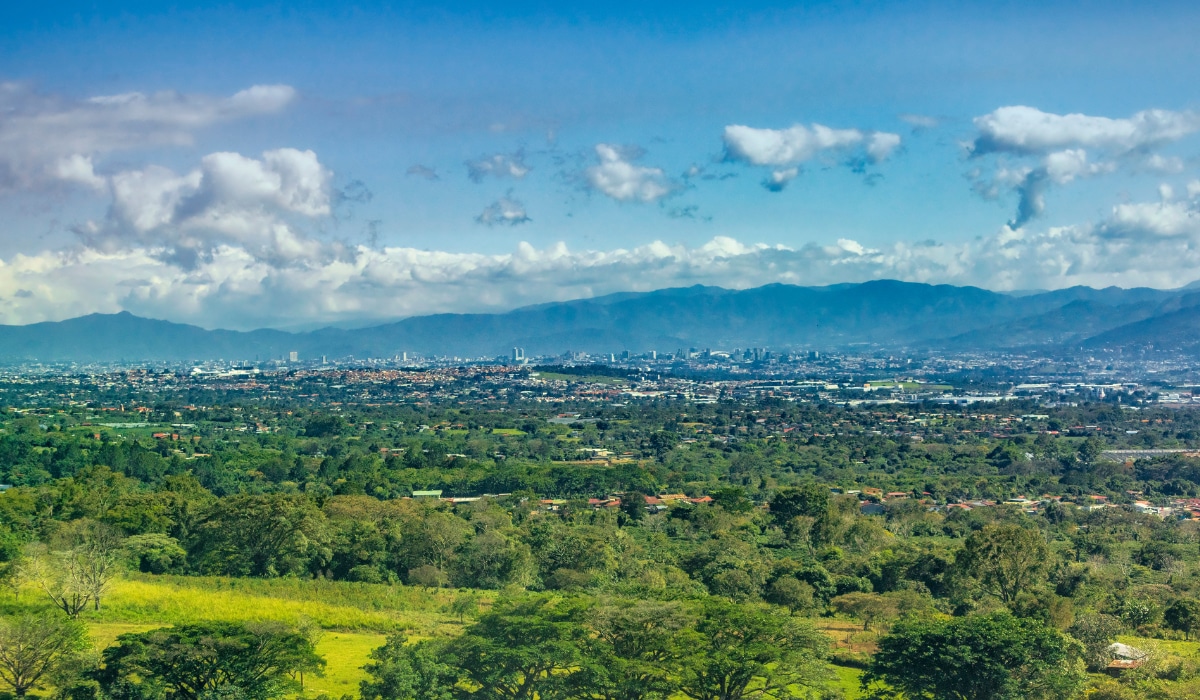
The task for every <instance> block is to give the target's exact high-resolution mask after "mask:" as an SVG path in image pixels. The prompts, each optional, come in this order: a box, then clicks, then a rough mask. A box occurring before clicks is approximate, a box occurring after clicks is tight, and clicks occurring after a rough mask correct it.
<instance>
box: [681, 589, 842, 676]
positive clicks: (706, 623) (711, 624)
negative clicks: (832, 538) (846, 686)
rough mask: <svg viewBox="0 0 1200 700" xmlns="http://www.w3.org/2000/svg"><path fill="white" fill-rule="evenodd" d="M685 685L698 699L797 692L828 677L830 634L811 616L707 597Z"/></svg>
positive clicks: (684, 664) (686, 662)
mask: <svg viewBox="0 0 1200 700" xmlns="http://www.w3.org/2000/svg"><path fill="white" fill-rule="evenodd" d="M699 615H700V620H699V622H698V623H697V624H696V627H695V630H696V633H697V634H696V636H695V639H694V643H692V644H691V645H690V646H691V649H690V653H689V654H688V655H687V656H686V657H685V658H683V659H682V660H681V662H680V665H679V680H680V691H681V692H682V693H683V694H684V695H686V696H688V697H689V698H693V700H743V699H750V698H793V697H803V695H801V693H807V691H808V690H810V689H812V688H815V687H819V686H820V685H821V684H822V683H823V682H824V681H825V680H826V679H827V677H828V675H827V668H826V666H825V663H824V661H823V659H824V657H825V654H826V651H827V645H828V640H827V639H826V638H825V637H824V636H823V635H822V634H821V633H819V632H817V631H816V630H815V629H814V628H813V627H812V625H811V624H810V623H809V622H808V621H807V620H802V619H800V618H796V617H792V616H790V615H788V614H787V613H786V612H785V611H783V610H780V609H779V608H777V607H771V606H767V605H762V604H754V603H734V602H732V601H729V600H727V599H723V598H717V597H713V598H709V599H706V600H705V601H704V602H703V603H702V604H701V607H700V610H699Z"/></svg>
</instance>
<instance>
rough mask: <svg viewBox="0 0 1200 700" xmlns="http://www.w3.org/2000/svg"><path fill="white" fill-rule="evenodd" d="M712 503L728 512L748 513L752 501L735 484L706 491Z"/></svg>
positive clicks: (751, 507)
mask: <svg viewBox="0 0 1200 700" xmlns="http://www.w3.org/2000/svg"><path fill="white" fill-rule="evenodd" d="M708 495H709V496H710V497H711V498H712V500H713V505H717V506H720V507H721V508H723V509H724V510H726V511H728V512H730V513H749V512H750V510H751V509H753V508H754V503H753V502H752V501H751V500H750V499H749V498H747V497H746V492H745V491H744V490H742V489H741V488H740V487H737V486H724V487H721V488H719V489H713V490H711V491H709V492H708Z"/></svg>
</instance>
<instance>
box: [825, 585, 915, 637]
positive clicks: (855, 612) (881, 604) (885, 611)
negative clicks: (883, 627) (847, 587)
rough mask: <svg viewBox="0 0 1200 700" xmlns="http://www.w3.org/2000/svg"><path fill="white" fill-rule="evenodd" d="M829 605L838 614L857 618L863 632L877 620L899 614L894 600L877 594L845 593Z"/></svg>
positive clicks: (897, 602)
mask: <svg viewBox="0 0 1200 700" xmlns="http://www.w3.org/2000/svg"><path fill="white" fill-rule="evenodd" d="M829 603H830V604H831V605H832V606H833V607H834V608H835V609H836V610H837V611H838V612H840V613H842V614H845V615H851V616H853V617H857V618H858V619H860V620H862V621H863V630H869V629H871V625H873V624H874V623H875V622H876V621H877V620H882V619H888V618H892V617H895V616H897V615H899V614H900V604H899V601H897V600H896V599H895V598H887V597H884V596H881V595H879V594H878V593H846V594H844V595H840V596H838V597H836V598H834V599H833V600H831V601H829Z"/></svg>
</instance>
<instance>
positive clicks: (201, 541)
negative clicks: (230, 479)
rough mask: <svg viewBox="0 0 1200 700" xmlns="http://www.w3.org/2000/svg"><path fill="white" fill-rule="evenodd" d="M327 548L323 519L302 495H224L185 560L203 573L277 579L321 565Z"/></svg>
mask: <svg viewBox="0 0 1200 700" xmlns="http://www.w3.org/2000/svg"><path fill="white" fill-rule="evenodd" d="M328 543H329V532H328V528H327V525H326V521H325V516H324V515H323V514H322V513H321V511H320V510H319V509H318V508H317V507H316V505H314V504H313V503H312V502H311V501H310V500H309V499H308V497H306V496H299V495H295V496H293V495H282V494H266V495H239V496H228V497H226V498H222V499H220V500H219V501H217V502H216V503H215V504H214V505H213V506H212V508H211V510H210V511H209V513H208V515H207V517H206V518H205V520H204V522H203V523H202V524H201V525H200V526H199V527H198V528H197V529H196V532H195V533H194V535H193V542H192V552H191V554H190V557H191V558H192V560H193V561H194V562H195V564H196V566H197V568H199V569H200V570H201V571H203V572H205V573H213V574H225V575H229V576H283V575H287V574H302V573H308V572H309V570H310V568H311V567H312V566H314V565H316V564H321V563H323V562H324V560H325V559H328V558H329V556H330V550H329V545H328Z"/></svg>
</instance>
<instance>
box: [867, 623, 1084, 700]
mask: <svg viewBox="0 0 1200 700" xmlns="http://www.w3.org/2000/svg"><path fill="white" fill-rule="evenodd" d="M1081 653H1082V649H1081V648H1080V645H1079V643H1078V642H1075V641H1074V640H1072V639H1071V638H1070V637H1067V636H1065V635H1063V634H1062V633H1060V632H1059V631H1058V630H1055V629H1053V628H1051V627H1047V626H1045V625H1043V624H1042V623H1040V622H1038V621H1036V620H1026V619H1020V618H1016V617H1013V616H1012V615H1011V614H1010V613H1008V612H1001V613H995V614H992V615H973V616H970V617H965V618H953V619H949V620H931V619H908V620H901V621H899V622H897V623H896V624H895V625H894V626H893V627H892V630H891V632H890V633H888V634H887V635H885V636H884V637H883V638H881V639H880V640H879V651H878V652H876V654H875V656H874V657H872V659H871V665H870V666H869V667H868V668H867V672H866V673H865V674H863V679H862V683H863V687H864V689H867V688H872V686H874V688H873V690H874V692H875V693H876V695H875V696H874V697H881V698H884V697H894V698H901V697H902V698H905V699H906V700H917V699H925V700H1018V699H1029V700H1038V699H1043V698H1044V699H1045V700H1051V699H1055V700H1056V699H1058V698H1069V697H1074V696H1075V695H1076V694H1077V693H1078V692H1079V691H1080V690H1081V689H1082V687H1083V684H1084V682H1085V681H1086V674H1085V672H1084V669H1083V663H1082V660H1081V659H1080V655H1081ZM882 684H886V686H884V685H882Z"/></svg>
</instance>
